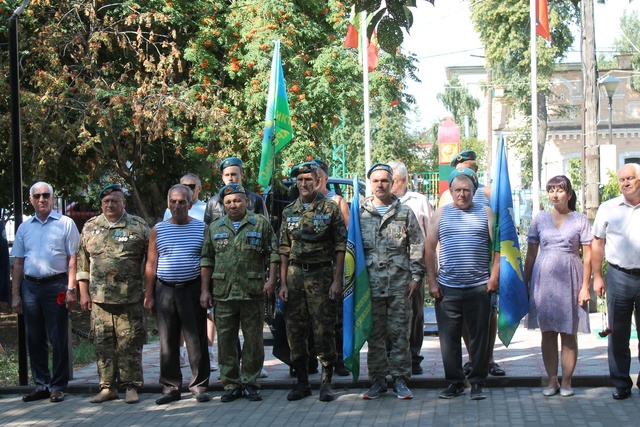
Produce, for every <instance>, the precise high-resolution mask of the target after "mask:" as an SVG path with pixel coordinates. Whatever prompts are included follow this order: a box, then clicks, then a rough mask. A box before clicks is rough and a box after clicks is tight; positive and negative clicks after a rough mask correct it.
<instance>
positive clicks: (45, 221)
mask: <svg viewBox="0 0 640 427" xmlns="http://www.w3.org/2000/svg"><path fill="white" fill-rule="evenodd" d="M53 197H54V196H53V187H51V185H49V184H47V183H46V182H37V183H35V184H33V186H32V187H31V189H30V190H29V201H30V202H31V205H32V206H33V208H34V209H35V215H34V216H33V217H32V218H30V219H29V220H27V221H25V222H23V223H22V224H21V225H20V227H18V232H17V233H16V238H15V241H14V242H13V251H12V252H13V256H14V257H15V261H14V263H13V281H12V288H13V292H12V294H13V297H12V301H11V306H12V307H13V310H14V311H15V312H16V313H18V314H24V319H25V323H26V329H27V348H28V349H29V360H30V362H31V374H32V375H33V379H34V381H35V383H36V389H35V391H33V392H31V393H29V394H27V395H25V396H24V397H23V398H22V400H23V401H24V402H31V401H35V400H41V399H47V398H49V400H50V401H51V402H62V401H63V400H64V393H63V390H64V389H65V388H66V387H67V383H68V381H69V309H71V308H73V306H74V305H75V303H76V300H77V297H76V253H77V251H78V241H79V239H80V233H78V228H77V227H76V225H75V224H74V222H73V220H71V218H69V217H66V216H64V215H61V214H59V213H58V212H55V211H53ZM49 343H50V344H51V347H52V350H53V372H51V371H50V370H49Z"/></svg>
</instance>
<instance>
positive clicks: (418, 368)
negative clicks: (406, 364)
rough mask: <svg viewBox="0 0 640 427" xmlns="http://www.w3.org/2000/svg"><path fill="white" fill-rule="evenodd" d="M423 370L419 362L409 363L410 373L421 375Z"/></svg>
mask: <svg viewBox="0 0 640 427" xmlns="http://www.w3.org/2000/svg"><path fill="white" fill-rule="evenodd" d="M423 373H424V371H423V370H422V366H420V364H419V363H414V364H412V365H411V375H422V374H423Z"/></svg>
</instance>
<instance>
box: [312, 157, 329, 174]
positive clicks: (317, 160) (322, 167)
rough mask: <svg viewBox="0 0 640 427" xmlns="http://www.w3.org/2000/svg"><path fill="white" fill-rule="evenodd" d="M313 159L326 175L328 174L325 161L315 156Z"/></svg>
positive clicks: (327, 166)
mask: <svg viewBox="0 0 640 427" xmlns="http://www.w3.org/2000/svg"><path fill="white" fill-rule="evenodd" d="M313 161H314V162H316V163H317V164H318V166H319V167H320V169H322V170H323V171H324V172H325V173H326V174H327V175H329V165H328V164H327V163H326V162H324V161H322V160H320V159H316V158H314V159H313Z"/></svg>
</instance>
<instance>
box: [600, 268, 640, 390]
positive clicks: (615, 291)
mask: <svg viewBox="0 0 640 427" xmlns="http://www.w3.org/2000/svg"><path fill="white" fill-rule="evenodd" d="M606 282H607V308H608V311H609V326H610V327H611V335H609V351H608V353H609V376H610V377H611V382H612V383H613V385H614V387H616V388H621V389H630V388H631V387H632V386H633V381H632V380H631V377H630V376H629V370H630V369H631V350H630V349H629V339H630V336H631V313H632V312H633V309H634V307H635V316H636V330H637V329H639V328H640V323H639V322H640V277H637V276H632V275H630V274H626V273H623V272H622V271H619V270H616V269H615V268H613V267H611V266H609V268H608V269H607V280H606ZM638 357H639V358H640V345H639V355H638ZM638 381H639V382H640V380H638Z"/></svg>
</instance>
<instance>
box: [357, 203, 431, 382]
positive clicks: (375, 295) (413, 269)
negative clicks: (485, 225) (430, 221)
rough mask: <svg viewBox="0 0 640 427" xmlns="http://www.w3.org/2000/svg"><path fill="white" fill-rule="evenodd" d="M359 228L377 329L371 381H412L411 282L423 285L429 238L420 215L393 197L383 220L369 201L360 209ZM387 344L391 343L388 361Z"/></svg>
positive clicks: (372, 344) (371, 338)
mask: <svg viewBox="0 0 640 427" xmlns="http://www.w3.org/2000/svg"><path fill="white" fill-rule="evenodd" d="M360 228H361V230H362V244H363V247H364V253H365V260H366V264H367V272H368V273H369V285H370V288H371V297H372V298H371V300H372V316H373V325H372V330H371V334H370V335H369V340H368V345H369V351H368V352H367V366H368V369H369V376H370V377H371V378H372V379H374V380H375V379H378V378H384V377H385V376H386V374H387V373H390V374H391V375H392V376H393V377H394V378H397V377H403V378H409V377H410V376H411V353H410V350H409V333H410V324H411V315H412V311H411V302H410V300H408V299H407V293H408V286H409V283H410V282H411V280H416V281H417V282H418V283H422V278H423V276H424V271H425V269H424V263H423V250H424V237H423V235H422V231H421V230H420V226H419V225H418V221H417V219H416V216H415V214H414V213H413V211H412V210H411V208H410V207H409V206H407V205H404V204H402V203H400V201H399V200H398V199H397V198H396V197H395V196H393V202H392V203H391V205H389V206H388V208H387V211H386V213H385V214H384V216H380V213H378V211H377V210H376V207H375V206H374V205H373V198H372V197H370V198H368V199H367V200H365V202H364V203H363V204H362V206H361V207H360ZM386 338H389V340H390V342H391V349H390V350H391V351H390V353H389V357H388V358H387V349H386V348H385V341H386Z"/></svg>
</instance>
